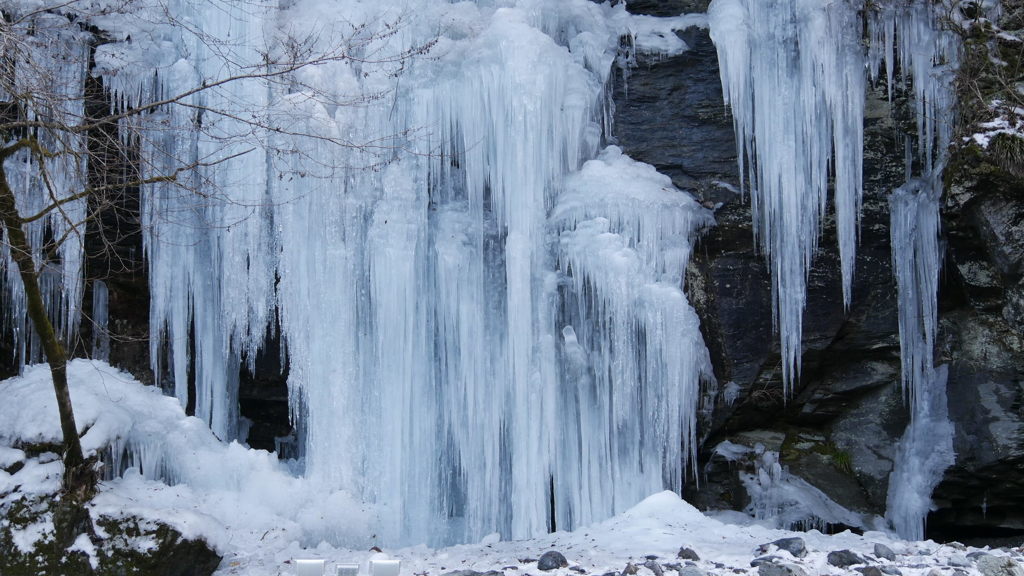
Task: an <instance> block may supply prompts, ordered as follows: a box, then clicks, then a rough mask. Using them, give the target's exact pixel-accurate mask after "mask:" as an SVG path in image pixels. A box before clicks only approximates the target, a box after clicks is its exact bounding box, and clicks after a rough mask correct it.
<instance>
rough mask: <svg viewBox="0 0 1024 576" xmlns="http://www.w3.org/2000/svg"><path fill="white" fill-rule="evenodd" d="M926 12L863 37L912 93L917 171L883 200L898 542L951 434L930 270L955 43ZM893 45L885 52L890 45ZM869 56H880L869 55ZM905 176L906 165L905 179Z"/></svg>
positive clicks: (911, 527) (935, 255) (873, 25)
mask: <svg viewBox="0 0 1024 576" xmlns="http://www.w3.org/2000/svg"><path fill="white" fill-rule="evenodd" d="M937 17H938V15H937V14H936V9H935V8H934V7H933V6H931V5H929V4H927V3H909V4H904V3H895V4H892V5H886V6H883V7H882V8H881V9H880V10H878V11H876V12H873V13H872V15H871V18H870V19H869V26H868V30H869V34H870V35H871V37H872V46H873V47H874V49H873V50H871V51H869V59H870V61H871V71H872V74H873V75H874V76H876V77H877V76H878V70H879V60H880V59H884V60H885V61H886V82H887V85H888V86H889V87H890V97H891V94H892V86H893V83H894V82H895V81H896V78H895V76H894V74H893V70H894V67H895V66H894V65H893V60H894V57H895V59H896V61H897V62H898V64H899V66H900V71H901V80H902V82H903V83H904V88H905V87H906V86H905V84H906V83H907V82H908V81H909V83H910V85H911V87H912V89H913V94H914V99H913V101H914V105H915V111H916V116H917V125H918V139H917V149H918V165H919V166H920V171H921V173H922V174H923V175H922V176H920V177H917V178H911V177H910V174H908V181H907V183H906V184H904V185H903V186H902V187H900V188H898V189H897V190H895V191H894V192H893V194H892V196H891V197H890V213H891V223H890V235H891V245H892V254H893V274H894V276H895V278H896V284H897V288H898V293H899V329H900V361H901V382H902V386H903V391H904V395H905V397H906V398H907V400H908V403H909V407H910V424H909V425H908V427H907V429H906V431H905V432H904V434H903V437H902V438H901V439H900V442H899V445H898V446H897V457H896V459H895V462H896V464H895V467H894V469H893V472H892V474H891V475H890V477H889V491H888V498H887V502H886V518H887V519H888V520H889V521H890V522H891V523H892V525H893V528H895V530H896V532H897V533H898V534H899V535H900V536H901V537H903V538H908V539H922V538H924V535H925V518H926V517H927V515H928V512H929V510H930V509H931V506H932V501H931V494H932V491H933V490H934V489H935V486H936V485H938V483H939V482H940V481H941V480H942V476H943V473H944V472H945V470H946V468H948V467H949V466H951V465H952V464H953V463H954V461H955V454H954V452H953V425H952V423H951V422H950V421H949V416H948V410H947V406H946V376H947V368H946V367H945V366H940V367H938V368H936V367H935V366H934V353H933V350H934V346H935V335H936V330H937V328H938V310H937V307H938V286H939V270H940V267H941V264H942V248H941V245H940V240H939V236H940V230H939V228H940V216H939V208H940V202H941V197H942V192H943V190H942V173H943V169H944V167H945V162H946V155H947V149H948V147H949V144H950V141H951V138H952V132H953V114H954V105H955V101H954V100H955V91H954V89H953V81H954V74H955V71H956V68H957V66H958V62H959V58H958V51H959V38H958V37H957V36H956V35H954V34H953V33H951V32H949V31H946V30H943V29H942V27H941V26H939V25H938V24H937V23H936V18H937ZM894 44H895V45H894ZM879 51H884V52H883V53H882V55H881V56H880V55H879ZM909 169H910V167H909V166H908V171H909Z"/></svg>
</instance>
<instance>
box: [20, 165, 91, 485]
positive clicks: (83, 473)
mask: <svg viewBox="0 0 1024 576" xmlns="http://www.w3.org/2000/svg"><path fill="white" fill-rule="evenodd" d="M0 162H2V161H0ZM0 219H2V220H3V224H4V227H5V228H6V229H7V241H8V243H9V244H10V250H11V258H12V259H13V260H14V262H15V264H17V266H18V273H19V274H20V276H21V282H22V284H23V285H24V286H25V297H26V299H27V300H28V317H29V319H30V320H31V321H32V326H33V327H34V328H35V330H36V333H37V334H38V335H39V341H40V342H41V343H42V345H43V351H44V352H45V353H46V361H47V362H48V363H49V364H50V373H51V374H52V375H53V389H54V392H56V394H57V410H58V412H59V413H60V429H61V432H62V434H63V436H64V492H65V494H66V495H67V496H69V497H70V498H71V499H72V500H73V501H75V502H79V503H81V502H85V501H86V500H88V499H89V498H91V497H92V495H93V493H94V492H95V489H96V482H97V479H96V473H95V471H94V470H93V468H92V463H91V462H88V461H86V459H85V457H84V455H83V454H82V443H81V441H80V440H79V438H78V428H77V427H76V425H75V413H74V410H73V409H72V407H71V393H70V391H69V389H68V374H67V354H66V353H65V351H64V345H63V344H61V342H60V338H59V337H58V336H57V333H56V332H55V331H54V329H53V324H52V323H51V322H50V317H49V315H48V314H47V312H46V305H45V304H44V303H43V295H42V292H41V291H40V289H39V272H38V271H37V270H36V266H35V262H34V260H33V259H32V248H31V246H29V244H28V240H27V239H26V237H25V231H24V230H23V229H22V219H21V215H19V214H18V208H17V205H16V203H15V198H14V192H13V191H12V190H11V188H10V185H9V184H8V182H7V172H6V171H5V170H4V169H3V166H2V163H0Z"/></svg>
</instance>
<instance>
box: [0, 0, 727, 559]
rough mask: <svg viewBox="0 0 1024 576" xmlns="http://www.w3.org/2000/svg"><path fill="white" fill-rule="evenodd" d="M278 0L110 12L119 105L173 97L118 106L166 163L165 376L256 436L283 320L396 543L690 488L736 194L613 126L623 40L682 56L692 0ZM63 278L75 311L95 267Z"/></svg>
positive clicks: (218, 422)
mask: <svg viewBox="0 0 1024 576" xmlns="http://www.w3.org/2000/svg"><path fill="white" fill-rule="evenodd" d="M280 4H281V3H279V2H277V0H256V1H247V2H230V1H213V2H206V1H202V2H201V1H192V0H169V1H167V2H162V3H152V4H149V3H141V4H138V5H126V6H121V5H113V4H112V5H111V6H110V8H111V9H112V10H113V11H114V12H113V13H105V14H103V15H98V16H96V18H95V21H94V22H92V23H93V24H95V25H97V26H99V27H100V28H102V29H103V30H105V31H106V33H107V36H108V37H109V39H110V40H111V41H110V42H108V43H104V44H101V45H99V46H98V47H97V48H96V51H95V68H94V69H93V71H92V72H93V73H94V74H96V75H98V76H100V77H101V78H102V79H103V81H104V83H105V85H106V87H107V88H108V90H110V92H111V94H112V95H113V97H114V98H113V100H114V104H113V106H114V110H121V109H124V108H133V107H139V106H147V105H149V104H150V103H153V102H159V101H161V100H163V99H170V101H169V102H168V103H166V104H164V105H161V106H159V107H157V108H155V109H153V110H151V111H149V112H147V113H145V114H141V115H134V116H132V115H129V116H126V117H125V118H123V119H122V120H121V129H122V132H123V135H124V136H123V138H124V139H125V142H126V143H130V144H133V145H137V146H138V154H139V170H140V177H141V178H144V179H152V180H153V181H152V182H150V183H147V184H146V185H145V186H144V188H143V190H142V199H143V200H142V204H143V206H142V224H143V230H144V244H145V250H146V256H147V258H148V266H149V277H150V289H151V294H152V299H151V306H150V318H151V330H152V335H151V336H152V337H151V362H152V365H153V366H154V370H155V372H156V374H157V377H158V378H160V379H161V380H162V382H161V383H162V384H163V385H164V386H165V388H167V389H169V390H171V391H173V393H174V395H175V396H177V398H178V399H179V400H180V401H181V402H182V403H183V404H184V403H186V402H188V401H189V400H190V395H193V393H192V392H190V379H192V378H194V397H193V398H192V400H194V403H195V410H196V415H197V416H198V417H199V418H201V419H202V420H204V421H205V422H206V423H208V424H209V425H210V427H211V428H212V429H213V431H214V432H215V433H216V434H217V435H218V436H219V437H220V438H221V439H222V440H224V441H230V440H232V439H235V438H236V437H237V435H238V428H237V426H238V402H237V391H238V385H239V368H240V365H242V364H244V363H246V362H248V363H249V364H250V366H251V365H252V363H253V362H254V361H255V358H256V356H257V353H258V352H259V351H260V349H261V347H262V346H263V345H264V343H265V339H266V337H267V335H268V333H270V334H272V335H275V336H279V337H280V340H281V343H282V348H283V350H284V352H283V353H284V354H285V355H286V360H287V364H288V367H289V381H288V386H289V392H290V405H291V411H292V418H293V420H294V422H295V423H296V426H297V428H298V430H299V436H300V440H301V444H302V449H301V461H300V462H301V464H300V465H301V466H302V470H303V472H304V475H305V476H306V478H307V480H308V482H310V483H312V485H313V486H322V487H324V488H325V489H327V490H331V491H333V490H336V489H342V490H344V491H347V492H348V493H349V494H350V495H352V496H353V497H354V498H356V499H358V500H360V501H362V502H364V503H366V505H367V506H368V508H369V509H370V510H372V511H373V514H375V515H376V516H377V518H378V523H379V527H378V537H379V538H380V539H381V541H384V542H390V543H396V542H431V543H435V544H437V543H443V542H453V541H467V540H474V539H479V538H480V537H482V536H484V535H486V534H489V533H493V532H501V533H502V535H504V536H506V537H527V536H531V535H535V534H538V533H543V532H545V531H548V530H549V529H551V528H554V527H556V526H557V528H559V529H566V528H572V527H575V526H579V525H583V524H587V523H590V522H594V521H597V520H600V519H604V518H606V517H608V516H610V515H612V514H615V513H617V512H620V511H623V510H625V509H626V508H628V507H629V506H632V505H633V504H635V503H637V502H639V501H640V500H641V499H643V498H644V497H646V496H648V495H649V494H651V493H653V492H657V491H660V490H664V489H666V488H668V489H672V490H676V491H680V490H681V489H682V484H683V481H684V478H685V476H686V474H687V472H688V470H689V463H691V462H692V460H693V452H694V450H695V419H696V411H697V399H698V397H699V393H700V386H701V382H702V381H707V380H709V379H711V378H712V377H713V376H712V374H711V366H710V360H709V356H708V352H707V350H706V348H705V346H704V343H703V340H702V338H701V335H700V331H699V322H698V319H697V316H696V314H695V312H694V310H693V309H692V308H691V307H690V305H689V303H688V302H687V300H686V296H685V294H684V291H683V278H684V271H685V269H686V266H687V260H688V258H689V256H690V250H691V239H692V237H693V236H694V235H695V234H696V232H697V230H698V229H700V228H702V227H704V226H707V225H710V224H711V223H712V218H711V213H710V212H709V211H708V210H706V209H704V208H702V207H701V206H700V205H698V204H697V203H696V202H695V201H694V200H693V199H692V198H691V197H690V196H688V195H687V194H685V193H683V192H681V191H679V190H677V189H676V188H675V187H674V186H673V185H672V182H671V180H670V179H669V178H668V177H666V176H663V175H660V174H658V173H657V172H656V171H655V170H654V168H652V167H650V166H648V165H645V164H639V163H637V162H634V161H633V160H631V159H629V158H628V157H626V156H624V155H623V154H622V152H621V151H620V150H619V149H618V148H616V147H614V146H609V147H606V148H604V149H603V150H602V147H603V146H604V144H605V143H606V142H607V139H608V136H609V134H607V133H606V131H607V127H608V126H609V125H610V113H611V103H610V101H609V96H608V94H607V93H606V85H607V84H608V82H609V76H610V74H611V73H612V67H613V64H614V63H615V61H616V58H618V57H619V39H620V37H622V36H625V35H630V36H632V37H634V38H636V39H637V41H636V42H634V50H640V51H643V50H663V51H666V52H671V53H678V52H680V51H682V50H684V49H685V45H683V43H682V42H681V41H677V42H661V43H660V44H659V43H658V42H654V41H648V40H649V39H657V38H662V39H664V38H675V36H674V34H673V33H672V30H673V29H675V28H678V27H680V26H684V25H689V24H687V23H686V22H688V21H683V20H680V19H666V20H665V21H664V22H660V21H658V20H655V19H646V20H640V19H635V18H633V17H631V16H629V15H628V14H627V13H626V11H625V9H624V6H621V5H620V6H615V7H613V6H610V5H607V4H603V5H601V4H595V3H593V2H590V1H589V0H566V1H563V2H549V1H545V0H515V1H508V2H499V3H493V2H488V1H481V2H479V3H473V2H460V3H447V2H435V1H432V0H411V1H409V0H403V1H382V2H377V3H367V2H360V1H356V0H347V1H343V2H335V3H327V2H323V1H320V0H296V1H295V2H289V3H286V4H287V6H285V7H281V6H280ZM104 6H106V5H104ZM128 8H131V10H130V11H125V12H119V10H122V9H125V10H127V9H128ZM44 17H47V16H46V15H45V14H43V15H41V16H40V18H44ZM63 26H64V27H65V28H68V29H70V28H73V26H70V27H69V26H68V25H67V24H66V23H65V24H63ZM661 26H663V27H664V30H660V29H659V27H661ZM70 41H75V39H74V38H71V39H70ZM661 44H664V46H661ZM81 49H84V47H83V48H81ZM629 56H630V57H631V56H632V55H629ZM304 58H313V59H314V61H310V62H303V59H304ZM627 59H628V58H627ZM86 60H87V59H86V58H82V59H79V61H78V63H79V64H78V67H77V68H75V69H74V70H69V71H68V74H78V75H79V76H78V77H77V78H79V79H80V77H81V75H82V74H85V73H86V70H85V69H84V68H83V67H82V64H81V63H82V62H84V61H86ZM296 62H300V63H302V65H295V64H296ZM54 66H57V67H59V66H60V64H58V63H55V64H54ZM229 78H230V79H231V80H230V81H225V79H229ZM66 80H67V85H68V86H76V85H79V84H80V82H78V83H77V84H76V82H77V81H73V80H75V79H74V78H68V79H66ZM79 101H80V100H79ZM24 173H25V179H26V183H27V184H26V186H27V188H26V190H31V189H32V188H31V187H32V186H36V188H38V183H33V182H32V181H31V180H32V178H31V176H32V174H33V171H32V168H31V166H29V167H28V168H26V170H24ZM65 173H66V174H68V175H69V176H68V177H72V176H74V175H75V174H77V173H76V172H75V170H73V169H68V170H67V171H66V172H65ZM168 174H173V175H174V176H175V178H168V179H161V178H160V177H161V176H163V175H168ZM68 188H74V186H68ZM26 195H30V193H29V192H26ZM35 195H36V196H39V193H38V191H37V192H35ZM26 197H28V196H26ZM42 230H43V228H42V227H40V232H39V234H40V235H41V234H43V232H42ZM56 232H60V230H59V229H58V230H56ZM37 240H38V239H37ZM74 256H75V254H68V255H67V256H66V257H65V258H64V259H62V261H63V262H64V265H65V267H74V266H77V265H79V264H78V263H77V262H78V261H79V260H80V258H79V260H76V259H75V257H74ZM7 271H8V276H9V277H10V271H11V267H10V266H8V268H7ZM62 277H63V278H64V279H65V290H64V291H63V292H62V291H61V290H60V289H59V288H55V289H54V291H53V293H54V294H57V295H63V296H62V297H63V298H65V299H66V304H64V309H65V313H64V315H65V317H66V320H65V323H66V324H72V323H74V322H75V321H76V318H77V308H76V307H77V306H78V302H79V301H80V300H81V294H80V292H75V291H74V289H73V285H77V284H74V282H77V281H78V280H79V278H80V277H81V272H80V271H78V270H77V269H71V270H65V271H64V272H63V274H62ZM69 281H71V282H69ZM8 285H9V286H15V287H16V282H15V281H12V280H10V279H9V280H8ZM12 290H13V288H12ZM106 304H107V303H106V293H105V292H104V291H103V287H102V286H97V289H96V291H95V293H94V311H95V314H96V316H97V318H99V317H101V316H102V317H104V318H105V315H106ZM7 309H8V310H9V311H10V312H9V313H10V317H9V319H8V321H9V322H10V321H12V320H11V319H13V321H15V322H17V321H21V322H23V320H21V319H22V318H23V313H22V312H20V311H19V310H18V309H17V308H16V307H15V308H14V309H13V311H12V308H11V307H10V306H9V307H8V308H7ZM66 331H67V329H65V332H66ZM98 353H100V354H105V353H106V352H105V349H104V350H102V351H100V352H98ZM136 459H141V460H139V461H140V462H143V464H141V465H142V466H144V467H145V468H146V469H148V470H154V469H155V470H159V469H161V468H160V467H161V466H167V464H166V463H161V462H162V461H161V460H160V459H159V450H158V449H157V448H154V449H153V453H152V454H149V455H146V454H143V455H133V456H132V459H131V461H136ZM147 459H153V461H152V462H148V463H147V462H146V461H147ZM154 462H155V464H153V463H154ZM168 475H169V478H171V479H173V478H178V477H184V476H182V475H181V474H175V473H174V471H173V470H170V471H168ZM336 536H337V537H338V538H341V537H343V536H342V535H336Z"/></svg>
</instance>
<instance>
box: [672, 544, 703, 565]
mask: <svg viewBox="0 0 1024 576" xmlns="http://www.w3.org/2000/svg"><path fill="white" fill-rule="evenodd" d="M676 558H679V559H680V560H693V561H694V562H700V556H698V555H697V553H696V552H694V551H693V548H687V547H686V546H683V547H682V548H680V549H679V553H678V554H676Z"/></svg>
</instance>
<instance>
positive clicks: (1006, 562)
mask: <svg viewBox="0 0 1024 576" xmlns="http://www.w3.org/2000/svg"><path fill="white" fill-rule="evenodd" d="M977 562H978V571H979V572H981V574H982V576H1024V568H1021V566H1020V564H1018V563H1017V562H1015V561H1014V560H1013V558H1007V557H1006V556H991V555H987V556H981V557H979V558H978V560H977Z"/></svg>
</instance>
